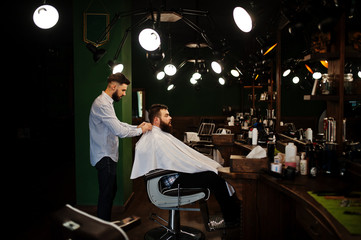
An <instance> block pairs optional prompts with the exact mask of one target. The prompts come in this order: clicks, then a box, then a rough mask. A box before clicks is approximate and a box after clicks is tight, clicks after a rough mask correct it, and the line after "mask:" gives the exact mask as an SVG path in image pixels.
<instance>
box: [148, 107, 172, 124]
mask: <svg viewBox="0 0 361 240" xmlns="http://www.w3.org/2000/svg"><path fill="white" fill-rule="evenodd" d="M161 109H166V110H168V107H167V106H166V105H164V104H153V105H152V106H150V108H149V121H150V123H152V124H153V122H154V118H155V117H159V118H160V110H161Z"/></svg>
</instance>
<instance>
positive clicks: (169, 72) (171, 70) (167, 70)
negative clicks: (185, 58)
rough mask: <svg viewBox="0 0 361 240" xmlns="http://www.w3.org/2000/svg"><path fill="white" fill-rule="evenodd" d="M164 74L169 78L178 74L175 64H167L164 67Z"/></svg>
mask: <svg viewBox="0 0 361 240" xmlns="http://www.w3.org/2000/svg"><path fill="white" fill-rule="evenodd" d="M164 72H165V74H167V75H168V76H173V75H174V74H176V72H177V68H176V67H175V66H174V65H173V64H167V65H165V67H164Z"/></svg>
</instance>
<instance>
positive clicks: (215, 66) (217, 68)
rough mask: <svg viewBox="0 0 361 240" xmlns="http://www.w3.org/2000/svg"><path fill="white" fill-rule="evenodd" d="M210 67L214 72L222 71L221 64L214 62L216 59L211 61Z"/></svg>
mask: <svg viewBox="0 0 361 240" xmlns="http://www.w3.org/2000/svg"><path fill="white" fill-rule="evenodd" d="M211 67H212V69H213V71H214V72H215V73H218V74H220V73H221V72H222V66H221V64H219V63H218V62H216V61H213V62H212V63H211Z"/></svg>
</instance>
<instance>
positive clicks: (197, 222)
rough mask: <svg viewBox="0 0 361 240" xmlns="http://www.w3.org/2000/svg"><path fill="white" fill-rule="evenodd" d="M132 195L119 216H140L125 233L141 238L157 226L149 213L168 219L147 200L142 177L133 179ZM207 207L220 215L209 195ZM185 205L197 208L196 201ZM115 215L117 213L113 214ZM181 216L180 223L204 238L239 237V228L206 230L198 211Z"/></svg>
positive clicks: (210, 239)
mask: <svg viewBox="0 0 361 240" xmlns="http://www.w3.org/2000/svg"><path fill="white" fill-rule="evenodd" d="M134 189H136V191H135V192H134V196H133V199H132V201H131V202H130V203H129V206H128V207H127V209H126V210H125V211H124V212H123V213H120V214H119V217H120V218H125V217H127V216H130V215H136V216H139V217H141V224H140V225H138V226H136V227H134V228H132V229H130V230H128V231H127V234H128V236H129V238H130V239H143V237H144V235H145V233H146V232H147V231H149V230H150V229H152V228H155V227H159V224H157V223H155V222H153V221H152V220H150V219H149V215H150V214H151V213H156V214H157V215H158V216H160V217H162V218H163V219H166V220H168V211H167V210H162V209H159V208H157V207H155V206H154V205H153V204H152V203H150V201H149V200H148V197H147V194H146V189H145V184H144V181H143V179H141V180H135V182H134ZM207 204H208V208H209V214H210V215H221V212H220V209H219V205H218V203H217V201H216V200H215V199H214V198H213V197H212V196H211V197H210V199H209V200H208V202H207ZM187 207H195V208H198V207H199V206H198V203H195V204H193V205H189V206H187ZM113 215H114V216H117V215H118V214H117V213H114V214H113ZM180 218H181V220H180V221H181V225H184V226H190V227H193V228H196V229H199V230H201V231H202V232H203V233H204V234H205V236H206V239H209V240H216V239H240V237H239V229H232V230H227V231H224V230H218V231H212V232H207V231H206V229H205V226H204V223H203V221H202V216H201V213H200V212H194V211H181V214H180Z"/></svg>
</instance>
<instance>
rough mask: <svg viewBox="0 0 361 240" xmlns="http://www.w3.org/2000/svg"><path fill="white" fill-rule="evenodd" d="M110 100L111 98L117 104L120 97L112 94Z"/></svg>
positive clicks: (115, 93)
mask: <svg viewBox="0 0 361 240" xmlns="http://www.w3.org/2000/svg"><path fill="white" fill-rule="evenodd" d="M112 98H113V100H114V102H119V101H120V99H121V98H122V97H119V96H118V94H117V92H114V93H113V95H112Z"/></svg>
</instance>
